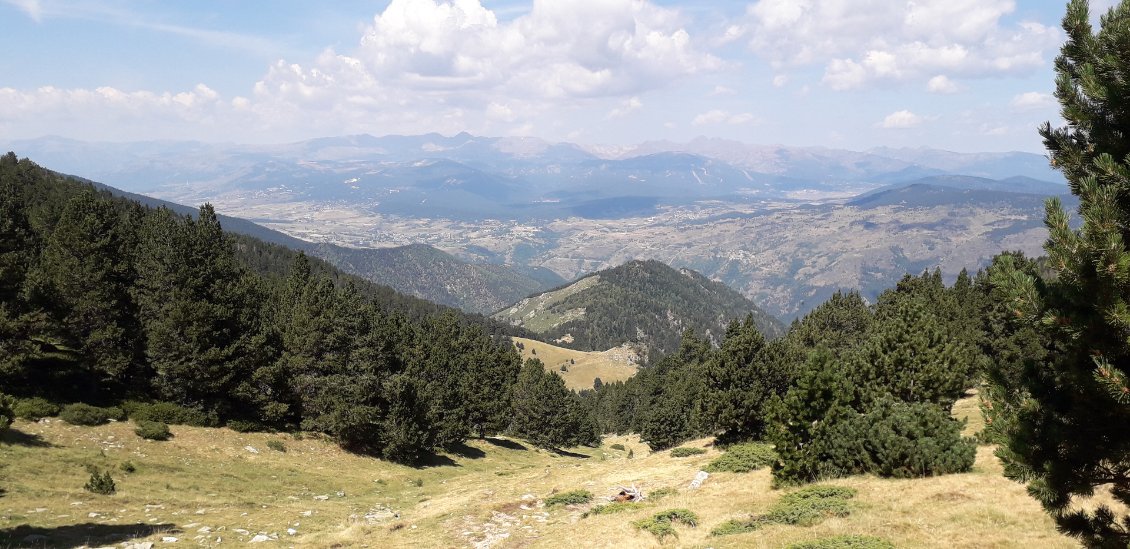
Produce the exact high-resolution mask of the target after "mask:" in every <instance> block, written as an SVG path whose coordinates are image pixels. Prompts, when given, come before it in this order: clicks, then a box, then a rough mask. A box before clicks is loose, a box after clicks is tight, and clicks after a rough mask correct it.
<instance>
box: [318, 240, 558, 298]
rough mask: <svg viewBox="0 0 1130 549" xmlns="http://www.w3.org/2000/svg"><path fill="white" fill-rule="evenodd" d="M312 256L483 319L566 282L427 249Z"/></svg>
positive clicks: (327, 250)
mask: <svg viewBox="0 0 1130 549" xmlns="http://www.w3.org/2000/svg"><path fill="white" fill-rule="evenodd" d="M313 253H314V255H317V256H318V257H322V258H324V259H325V260H327V261H329V262H330V263H332V264H334V265H336V266H338V267H339V268H341V269H343V270H345V271H347V272H350V273H353V274H356V275H358V276H363V277H365V278H367V279H369V280H372V281H375V282H379V283H381V284H386V285H388V286H390V287H392V288H395V289H396V290H398V291H400V292H404V293H406V294H409V295H414V296H416V297H420V298H423V299H427V300H429V301H434V302H436V303H439V304H441V305H448V306H451V307H457V308H459V309H463V310H464V311H470V312H476V313H484V314H485V313H490V312H491V311H496V310H498V309H499V308H500V307H503V306H505V305H506V304H507V303H513V302H514V301H515V300H517V299H521V298H522V297H525V296H528V295H530V294H534V293H537V292H541V291H545V290H546V289H548V288H552V287H554V286H557V285H559V284H561V283H562V282H564V279H562V278H561V277H559V276H557V275H556V274H554V273H553V272H552V271H550V270H548V269H536V271H534V272H531V273H530V274H529V275H527V274H523V273H520V272H518V271H517V270H516V269H513V268H510V267H507V266H503V265H477V264H472V263H466V262H464V261H461V260H459V259H457V258H455V257H454V256H452V255H451V254H448V253H445V252H443V251H440V250H437V249H435V248H433V247H431V246H427V245H424V244H412V245H408V246H400V247H396V248H385V249H377V250H371V249H370V250H362V249H352V248H343V247H340V246H334V245H331V244H323V245H319V246H317V247H316V248H315V249H314V251H313ZM535 277H537V278H535Z"/></svg>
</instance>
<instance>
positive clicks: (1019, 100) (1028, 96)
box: [1011, 92, 1055, 111]
mask: <svg viewBox="0 0 1130 549" xmlns="http://www.w3.org/2000/svg"><path fill="white" fill-rule="evenodd" d="M1011 104H1012V108H1014V109H1016V110H1020V111H1033V110H1039V109H1044V108H1048V107H1052V106H1054V105H1055V97H1054V96H1052V95H1051V94H1049V93H1040V92H1027V93H1022V94H1020V95H1017V96H1016V97H1013V98H1012V103H1011Z"/></svg>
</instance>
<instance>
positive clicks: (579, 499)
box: [545, 490, 592, 507]
mask: <svg viewBox="0 0 1130 549" xmlns="http://www.w3.org/2000/svg"><path fill="white" fill-rule="evenodd" d="M590 501H592V492H589V491H588V490H573V491H571V492H561V493H560V494H553V495H552V496H549V497H547V498H545V506H546V507H559V506H564V505H581V504H585V503H588V502H590Z"/></svg>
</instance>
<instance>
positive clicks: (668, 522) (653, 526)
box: [632, 509, 698, 540]
mask: <svg viewBox="0 0 1130 549" xmlns="http://www.w3.org/2000/svg"><path fill="white" fill-rule="evenodd" d="M675 523H682V524H684V525H686V526H690V527H691V528H694V527H695V526H698V515H696V514H694V513H693V512H691V511H689V510H687V509H668V510H666V511H660V512H658V513H656V514H654V515H652V516H650V517H648V518H645V519H640V520H637V521H635V522H633V523H632V526H635V527H636V528H638V529H640V530H643V531H645V532H650V533H651V534H652V535H654V536H655V537H657V538H659V539H660V540H663V538H666V537H667V536H676V535H677V534H676V532H675V527H674V524H675Z"/></svg>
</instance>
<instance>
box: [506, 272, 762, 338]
mask: <svg viewBox="0 0 1130 549" xmlns="http://www.w3.org/2000/svg"><path fill="white" fill-rule="evenodd" d="M589 276H596V277H599V280H600V282H599V283H598V284H596V285H594V286H592V287H590V288H588V289H586V290H584V291H580V292H576V293H573V294H572V295H569V296H568V297H566V298H564V299H562V300H560V301H559V302H556V303H554V304H552V305H551V307H550V308H549V310H548V311H547V313H548V314H555V315H564V314H565V313H566V311H570V310H574V309H584V310H585V314H584V317H582V318H579V319H576V320H571V321H569V322H564V323H562V324H559V325H557V326H554V327H553V328H552V329H549V330H547V331H545V332H544V333H542V334H540V335H541V338H542V339H544V340H546V341H552V340H556V339H558V338H561V337H562V336H564V335H565V334H570V335H571V336H572V337H573V341H572V343H563V345H565V346H566V347H569V348H571V349H578V350H584V351H603V350H606V349H610V348H612V347H616V346H618V345H622V344H623V343H625V342H628V341H636V342H640V343H643V344H645V345H646V346H647V350H648V353H649V355H650V356H652V357H656V358H658V357H659V356H662V355H665V354H670V353H674V352H675V351H676V350H677V349H678V348H679V342H680V340H681V339H682V332H683V331H684V330H687V329H691V330H694V331H695V332H697V333H700V334H709V335H711V336H713V338H714V339H715V340H717V339H719V338H720V336H721V335H722V334H723V333H724V332H725V330H726V326H727V325H728V324H729V323H730V321H732V320H737V319H742V318H745V317H746V315H752V316H753V319H754V323H755V324H756V325H757V328H758V329H759V330H760V331H761V332H762V333H763V334H765V335H766V336H768V337H770V338H772V337H776V336H778V335H780V334H781V333H783V332H784V326H782V325H781V323H780V321H778V320H777V319H775V318H773V317H772V316H770V315H769V314H767V313H765V312H764V311H762V310H761V309H759V308H758V307H757V306H756V305H755V304H754V303H753V302H752V301H750V300H749V299H747V298H746V297H745V296H743V295H741V294H740V293H738V292H737V291H736V290H733V289H731V288H729V287H727V286H726V285H724V284H722V283H720V282H715V281H712V280H710V279H708V278H706V277H704V276H702V275H701V274H698V273H696V272H694V271H689V270H678V269H673V268H671V267H668V266H667V265H664V264H663V263H660V262H658V261H630V262H628V263H625V264H623V265H620V266H619V267H614V268H612V269H607V270H604V271H600V272H597V273H594V274H592V275H589ZM504 313H505V311H503V312H502V313H500V315H502V314H504ZM669 316H673V317H674V318H676V319H677V320H676V321H672V320H671V318H669ZM512 320H519V319H512ZM641 332H642V333H643V334H645V336H644V337H643V338H642V339H641V337H640V335H639V334H640V333H641Z"/></svg>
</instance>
